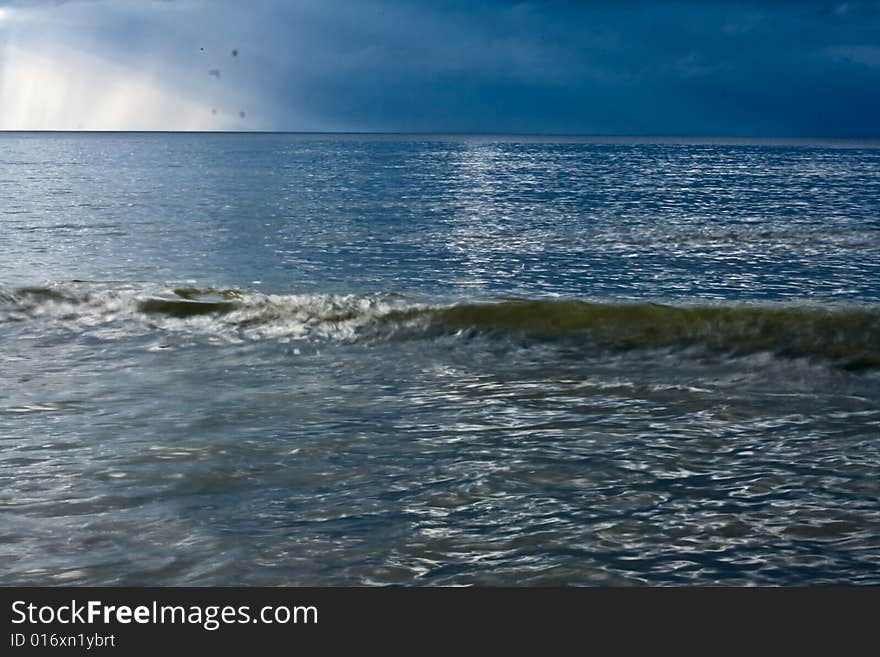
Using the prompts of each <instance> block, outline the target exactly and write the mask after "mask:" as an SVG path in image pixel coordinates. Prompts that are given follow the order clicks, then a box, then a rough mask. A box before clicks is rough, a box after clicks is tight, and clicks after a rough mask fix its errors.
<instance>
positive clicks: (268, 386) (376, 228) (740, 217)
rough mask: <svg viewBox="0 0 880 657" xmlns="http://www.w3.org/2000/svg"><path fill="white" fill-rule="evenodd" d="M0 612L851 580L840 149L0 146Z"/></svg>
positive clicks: (862, 562) (849, 311) (860, 492)
mask: <svg viewBox="0 0 880 657" xmlns="http://www.w3.org/2000/svg"><path fill="white" fill-rule="evenodd" d="M0 245H2V247H3V248H2V251H0V584H4V585H19V584H98V585H107V584H137V585H141V584H143V585H145V584H155V585H233V584H246V585H251V584H253V585H257V584H259V585H298V584H483V585H490V584H491V585H534V584H576V585H581V584H587V585H591V584H641V583H648V584H715V583H721V584H736V585H740V584H825V583H852V584H875V585H876V584H880V479H878V474H880V149H878V148H876V145H872V144H862V145H854V144H805V143H801V144H784V143H778V144H769V143H756V144H712V143H687V142H677V143H672V142H666V143H663V142H657V143H639V142H635V141H633V142H614V141H610V142H609V141H606V142H591V141H588V140H576V139H567V140H566V139H558V140H555V141H554V140H539V139H522V138H519V139H518V138H493V137H483V138H475V137H472V138H454V137H431V138H428V137H408V138H404V137H375V136H372V137H366V136H360V137H359V136H296V135H145V134H140V135H131V134H129V135H126V134H105V135H96V134H91V135H89V134H80V135H72V134H71V135H63V134H56V135H51V134H43V135H36V134H30V135H29V134H4V135H0Z"/></svg>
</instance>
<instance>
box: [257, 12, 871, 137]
mask: <svg viewBox="0 0 880 657" xmlns="http://www.w3.org/2000/svg"><path fill="white" fill-rule="evenodd" d="M283 6H286V5H283V4H282V3H278V4H276V5H273V7H274V8H275V9H274V10H275V11H276V12H277V13H278V18H279V20H278V21H276V22H275V23H274V25H273V27H272V29H271V30H270V40H271V41H272V42H273V43H276V44H278V52H279V57H280V58H281V59H280V60H279V62H278V63H277V66H275V67H271V66H270V68H277V70H278V71H279V73H278V79H280V80H285V79H289V80H291V82H293V83H294V84H291V86H290V90H291V92H290V94H289V95H288V94H285V89H284V85H278V87H276V88H275V90H274V92H275V93H276V95H277V98H278V100H279V102H280V103H282V104H284V103H299V104H301V105H302V104H304V103H305V104H306V105H308V107H309V110H310V112H311V113H313V114H315V115H320V116H323V117H330V118H332V120H333V121H334V122H336V123H338V124H341V125H344V126H350V127H351V128H353V129H359V128H364V129H376V130H427V131H434V130H439V131H444V130H453V131H526V132H531V131H537V132H588V133H701V134H708V133H714V134H733V135H738V134H742V135H746V134H768V135H769V134H775V135H840V136H843V135H850V136H857V135H860V136H865V135H873V136H877V135H880V127H878V121H877V118H876V117H877V116H880V37H878V29H880V19H878V17H880V11H878V3H877V2H848V3H841V2H838V3H831V2H778V1H777V2H757V1H753V2H736V3H728V2H669V3H655V2H629V3H620V2H593V3H584V2H505V1H501V0H495V1H491V2H483V3H470V2H458V1H454V0H447V1H445V2H439V3H417V2H404V1H400V0H398V1H392V0H387V1H385V2H372V3H360V2H346V1H344V0H336V2H332V3H327V2H324V3H300V4H299V5H298V6H297V10H296V11H292V10H289V9H282V7H283ZM288 76H289V77H288Z"/></svg>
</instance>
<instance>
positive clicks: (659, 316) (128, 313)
mask: <svg viewBox="0 0 880 657" xmlns="http://www.w3.org/2000/svg"><path fill="white" fill-rule="evenodd" d="M16 321H17V322H22V321H43V322H50V323H51V322H60V323H62V324H63V325H64V326H65V327H67V328H68V329H78V330H83V331H87V330H92V331H98V332H100V331H101V329H102V327H104V328H106V327H108V326H115V327H116V328H117V329H118V328H119V326H120V325H122V326H125V327H127V328H128V330H130V331H138V330H139V331H141V332H144V331H173V332H177V331H184V332H187V333H195V334H204V335H207V336H208V337H211V338H221V339H222V338H226V339H230V340H254V339H269V338H282V339H284V338H290V339H331V340H362V341H369V340H376V339H419V338H432V337H437V336H440V335H451V336H457V337H461V338H463V339H467V338H468V337H474V336H480V335H483V336H490V337H500V338H509V339H516V340H537V341H554V340H559V341H565V342H566V343H573V344H578V345H581V346H583V347H584V348H593V349H614V350H638V349H652V348H673V349H691V348H696V349H701V350H708V351H713V352H718V351H722V352H728V353H731V354H734V355H738V354H749V353H757V352H770V353H773V354H775V355H778V356H782V357H786V356H787V357H809V358H817V359H824V360H829V361H832V362H834V363H835V364H837V365H839V366H841V367H844V368H846V369H850V370H860V369H868V368H873V367H877V366H880V306H877V305H876V304H871V305H837V304H835V305H815V304H809V305H792V304H763V305H757V304H744V303H724V304H705V305H670V304H659V303H650V302H621V303H611V302H595V301H580V300H528V299H506V300H499V301H491V302H476V303H471V302H465V303H455V304H444V305H432V304H418V303H414V302H412V301H410V300H408V299H407V298H406V297H404V296H402V295H399V294H393V293H375V294H350V295H338V294H299V295H296V294H295V295H272V294H262V293H258V292H253V291H247V290H237V289H219V288H175V289H171V290H169V289H167V288H164V287H161V286H149V285H146V286H121V287H115V288H109V289H94V290H86V291H80V290H78V289H74V288H70V287H60V286H59V287H24V288H15V289H3V288H0V323H2V322H16ZM135 327H139V328H135ZM117 333H118V331H117Z"/></svg>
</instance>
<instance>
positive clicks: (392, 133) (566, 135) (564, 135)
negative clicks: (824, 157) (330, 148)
mask: <svg viewBox="0 0 880 657" xmlns="http://www.w3.org/2000/svg"><path fill="white" fill-rule="evenodd" d="M9 134H71V135H76V134H108V135H112V134H117V135H123V134H143V135H151V134H155V135H175V134H179V135H298V136H324V135H336V136H375V137H422V136H426V137H524V138H557V139H595V140H635V139H657V140H663V139H667V140H683V139H694V140H702V141H713V140H717V141H780V142H810V141H823V142H861V143H865V142H876V143H878V144H880V135H876V136H858V137H853V136H846V137H842V136H820V135H797V136H793V135H785V136H783V135H769V136H768V135H723V134H681V133H674V134H663V133H660V134H652V133H633V134H622V133H621V134H605V133H586V132H583V133H581V132H475V131H434V130H431V131H396V130H138V129H134V130H115V129H114V130H109V129H108V130H102V129H75V130H65V129H39V130H37V129H0V135H9Z"/></svg>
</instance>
